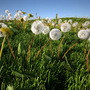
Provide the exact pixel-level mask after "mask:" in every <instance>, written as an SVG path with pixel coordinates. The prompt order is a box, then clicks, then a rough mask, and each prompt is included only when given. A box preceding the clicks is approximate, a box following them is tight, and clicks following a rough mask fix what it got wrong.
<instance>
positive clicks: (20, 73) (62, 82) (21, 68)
mask: <svg viewBox="0 0 90 90" xmlns="http://www.w3.org/2000/svg"><path fill="white" fill-rule="evenodd" d="M61 19H62V22H64V20H69V19H71V20H72V22H75V21H77V22H78V27H77V28H73V27H72V28H71V30H70V31H69V32H67V33H66V35H65V37H64V39H63V42H62V44H61V49H60V54H59V58H57V55H58V50H59V45H60V43H61V41H62V38H63V36H64V33H63V32H62V34H61V38H60V39H59V40H56V41H54V40H51V41H50V42H49V43H47V42H48V41H49V34H46V35H44V34H42V33H41V34H39V35H36V36H35V35H34V34H33V33H32V31H31V25H32V23H33V22H34V20H29V21H27V22H20V21H16V20H11V21H5V20H3V21H0V22H3V23H5V24H6V25H7V26H8V27H9V28H10V29H11V30H12V31H13V32H14V34H13V35H12V36H8V39H7V38H6V39H5V43H4V46H3V51H2V55H1V60H0V85H1V90H6V88H7V86H8V87H9V88H12V87H13V88H14V90H90V72H89V69H90V68H87V65H88V66H89V67H90V62H89V61H90V54H89V55H88V52H89V50H90V42H89V41H88V40H87V41H86V40H81V39H79V38H78V36H77V33H78V31H79V28H80V29H83V28H84V27H82V23H84V22H85V21H90V19H85V18H61ZM53 21H54V22H55V21H56V26H52V25H51V26H50V25H49V27H50V30H52V29H53V28H58V29H60V26H59V25H58V19H54V20H53ZM88 28H90V25H89V26H88ZM34 36H35V38H34V40H33V42H32V45H31V48H30V53H29V59H28V61H27V53H28V48H29V45H30V43H31V41H32V39H33V37H34ZM3 39H4V38H3V37H2V38H0V47H1V46H2V42H3ZM8 40H9V42H10V45H11V49H12V52H13V55H14V56H15V58H14V56H13V55H12V53H11V50H10V47H9V46H10V45H9V43H8ZM46 43H47V45H46V46H45V47H44V48H43V49H42V50H41V52H40V54H39V55H38V57H37V58H36V56H37V53H38V51H39V50H40V49H41V48H42V46H44V45H45V44H46ZM85 43H86V45H85ZM73 45H75V46H73ZM84 45H85V47H84ZM71 46H73V47H72V48H71V49H70V50H69V51H68V53H67V54H66V55H65V53H66V51H67V50H68V49H69V48H70V47H71ZM51 48H52V52H51ZM84 48H85V49H86V56H87V55H88V64H87V59H86V56H85V53H84ZM52 53H53V54H52ZM63 55H65V56H64V58H63V59H62V57H63ZM15 59H16V60H15ZM8 90H12V89H8Z"/></svg>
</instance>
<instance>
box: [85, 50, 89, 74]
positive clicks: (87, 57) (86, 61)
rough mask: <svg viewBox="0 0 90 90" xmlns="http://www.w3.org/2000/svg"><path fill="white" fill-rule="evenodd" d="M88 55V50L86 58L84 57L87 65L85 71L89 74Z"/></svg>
mask: <svg viewBox="0 0 90 90" xmlns="http://www.w3.org/2000/svg"><path fill="white" fill-rule="evenodd" d="M89 53H90V49H89V51H88V53H87V56H86V63H87V71H88V72H89V66H88V57H89Z"/></svg>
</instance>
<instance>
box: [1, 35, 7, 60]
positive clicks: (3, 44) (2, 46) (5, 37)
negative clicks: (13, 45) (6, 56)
mask: <svg viewBox="0 0 90 90" xmlns="http://www.w3.org/2000/svg"><path fill="white" fill-rule="evenodd" d="M5 38H6V35H5V37H4V39H3V42H2V46H1V51H0V60H1V55H2V51H3V46H4V43H5Z"/></svg>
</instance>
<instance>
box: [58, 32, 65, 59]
mask: <svg viewBox="0 0 90 90" xmlns="http://www.w3.org/2000/svg"><path fill="white" fill-rule="evenodd" d="M65 35H66V33H65V34H64V36H63V38H62V41H61V43H60V45H59V49H58V55H57V58H59V53H60V49H61V45H62V42H63V39H64V38H65Z"/></svg>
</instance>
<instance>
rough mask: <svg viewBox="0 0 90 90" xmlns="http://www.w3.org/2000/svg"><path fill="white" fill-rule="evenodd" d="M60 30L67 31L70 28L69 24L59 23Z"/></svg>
mask: <svg viewBox="0 0 90 90" xmlns="http://www.w3.org/2000/svg"><path fill="white" fill-rule="evenodd" d="M61 30H62V32H68V31H70V30H71V25H70V24H69V23H63V24H61Z"/></svg>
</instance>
